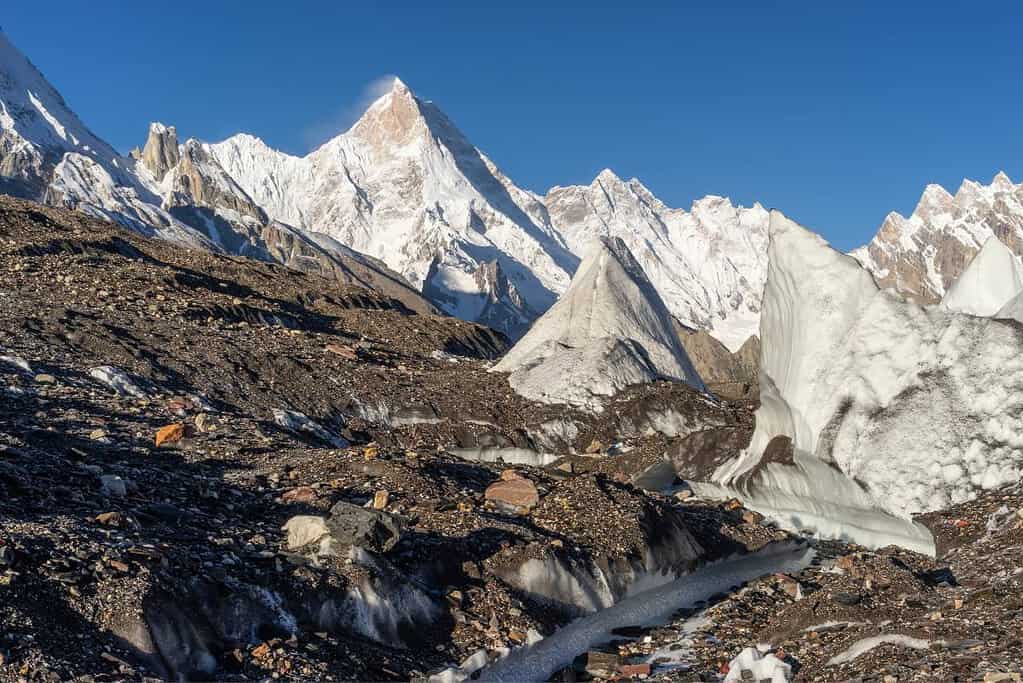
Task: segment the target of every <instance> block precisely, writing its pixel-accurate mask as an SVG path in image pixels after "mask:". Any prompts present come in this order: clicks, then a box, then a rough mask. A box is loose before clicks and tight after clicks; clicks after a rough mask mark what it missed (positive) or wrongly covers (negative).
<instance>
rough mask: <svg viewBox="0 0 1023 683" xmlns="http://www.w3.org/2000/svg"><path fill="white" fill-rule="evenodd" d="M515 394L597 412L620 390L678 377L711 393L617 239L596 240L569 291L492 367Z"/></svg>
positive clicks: (651, 289)
mask: <svg viewBox="0 0 1023 683" xmlns="http://www.w3.org/2000/svg"><path fill="white" fill-rule="evenodd" d="M492 371H494V372H509V373H511V375H510V376H509V378H508V381H509V383H510V384H511V386H512V388H513V389H515V391H516V392H518V393H519V394H521V395H523V396H525V397H526V398H530V399H533V400H537V401H542V402H545V403H567V404H570V405H577V406H581V407H585V408H590V409H593V410H598V411H599V410H600V409H601V399H602V398H603V397H607V396H612V395H614V394H615V393H617V392H618V391H620V390H621V389H624V388H625V387H627V386H629V385H631V384H638V383H642V382H650V381H653V380H656V379H673V380H679V381H683V382H686V383H687V384H689V385H691V386H693V387H695V388H696V389H699V390H701V391H703V390H704V385H703V381H702V380H701V379H700V377H699V375H698V374H697V372H696V370H695V368H694V367H693V364H692V362H691V361H690V360H689V357H688V355H687V354H686V352H685V349H684V348H683V347H682V344H681V342H680V341H679V339H678V335H677V334H676V333H675V330H674V327H673V325H672V322H671V315H670V314H669V313H668V309H667V308H666V307H665V305H664V302H663V301H662V300H661V298H660V296H659V295H658V294H657V291H656V290H655V289H654V287H653V285H651V284H650V281H649V280H648V279H647V277H646V275H645V274H644V273H643V269H642V267H640V265H639V264H638V263H637V262H636V260H635V258H633V256H632V253H631V252H630V251H629V249H628V247H626V246H625V244H624V243H623V242H622V241H621V240H620V239H617V238H602V239H600V240H597V241H596V242H595V243H594V244H593V246H592V248H591V251H590V253H589V255H588V256H587V257H586V259H585V260H584V261H583V263H582V264H581V265H580V266H579V269H578V270H577V271H576V273H575V276H574V277H573V278H572V283H571V284H570V285H569V287H568V290H567V291H566V292H565V293H564V295H562V297H561V298H560V299H559V300H558V302H557V303H556V304H554V305H553V306H552V307H551V308H550V310H548V311H547V313H545V314H544V315H543V316H542V317H541V318H540V319H539V320H537V321H536V323H534V324H533V327H532V328H531V329H530V330H529V332H528V333H526V335H525V336H524V337H523V338H522V339H521V340H519V342H518V343H517V344H516V345H515V346H514V347H512V349H511V350H510V351H508V353H507V354H506V355H505V356H504V358H502V359H501V361H500V362H499V363H497V365H495V366H494V367H493V368H492Z"/></svg>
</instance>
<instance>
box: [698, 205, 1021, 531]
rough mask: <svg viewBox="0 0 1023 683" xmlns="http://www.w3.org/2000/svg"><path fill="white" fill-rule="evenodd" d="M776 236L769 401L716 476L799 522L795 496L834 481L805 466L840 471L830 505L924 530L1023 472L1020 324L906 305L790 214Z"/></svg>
mask: <svg viewBox="0 0 1023 683" xmlns="http://www.w3.org/2000/svg"><path fill="white" fill-rule="evenodd" d="M770 234H771V241H770V246H769V249H768V255H769V258H768V262H769V266H768V276H767V285H766V288H765V293H764V310H763V316H762V318H761V338H762V343H763V345H762V355H761V392H762V398H763V400H762V405H761V407H760V408H759V409H758V410H757V412H756V428H755V431H754V434H753V437H752V440H751V442H750V445H749V447H748V448H747V449H746V450H745V452H744V453H743V454H741V455H740V456H738V457H736V458H733V459H732V460H730V461H729V462H726V463H725V464H723V465H721V466H720V467H719V468H718V470H717V471H716V472H715V473H714V477H713V478H714V481H715V482H716V483H718V484H721V485H725V486H730V487H732V488H733V490H737V491H739V492H740V493H744V494H746V496H747V499H748V500H750V501H751V504H755V502H756V501H757V499H758V498H764V497H767V498H768V499H773V500H774V501H776V504H775V507H776V508H781V509H782V510H781V513H782V514H781V515H780V516H781V518H782V519H787V520H788V521H789V523H790V524H793V525H795V526H798V524H799V522H800V515H802V514H806V513H807V510H806V509H805V507H806V506H805V505H804V504H803V503H805V498H803V497H801V496H800V495H792V494H793V493H795V494H799V493H800V492H803V491H806V490H807V487H808V486H813V485H816V484H819V483H820V481H822V480H823V479H822V478H821V477H820V476H819V475H812V476H807V474H806V472H807V471H809V470H808V469H807V465H809V466H810V467H814V468H816V469H817V470H821V468H829V469H831V470H833V471H834V472H835V478H836V480H839V481H842V482H844V483H843V485H842V486H841V487H839V486H838V485H837V483H836V486H835V487H833V488H834V489H835V490H834V493H832V494H831V495H830V497H828V498H826V499H825V500H826V502H827V504H829V505H831V504H834V505H840V506H846V507H848V508H850V509H856V508H864V507H865V506H866V509H867V510H872V511H874V512H885V513H888V514H890V515H894V516H895V517H899V518H902V519H903V520H905V522H906V523H907V524H909V525H911V526H909V527H904V528H903V529H902V530H901V532H904V531H907V530H911V529H912V527H913V526H918V525H914V524H913V523H912V522H909V518H910V517H911V515H913V514H914V513H918V512H924V511H929V510H935V509H940V508H945V507H948V506H949V505H953V504H956V503H960V502H963V501H965V500H968V499H970V498H971V497H972V496H973V495H974V494H975V493H976V492H977V491H978V490H980V489H987V488H992V487H995V486H998V485H1000V484H1003V483H1006V482H1009V481H1015V480H1017V479H1018V478H1019V477H1020V475H1021V473H1023V438H1021V437H1020V434H1021V433H1023V432H1021V428H1023V359H1021V352H1023V334H1021V330H1020V328H1019V325H1018V324H1017V323H1016V322H1015V321H1004V320H997V319H990V318H982V317H976V316H972V315H967V314H963V313H959V312H956V311H952V310H949V309H948V308H947V307H943V306H921V305H918V304H915V303H911V302H907V301H906V300H905V299H903V298H902V297H900V296H898V295H897V294H895V293H894V292H892V291H890V290H882V289H881V288H880V287H878V285H877V284H876V283H875V281H874V279H873V277H872V276H871V274H870V273H869V272H868V271H867V270H865V269H864V268H863V267H862V266H861V265H860V264H859V263H858V262H857V261H856V260H855V259H853V258H851V257H850V256H847V255H845V254H842V253H840V252H838V251H835V250H834V249H832V248H831V247H830V246H829V245H828V244H827V243H826V242H825V241H824V240H823V239H822V238H821V237H820V236H818V235H816V234H814V233H812V232H810V231H809V230H807V229H806V228H804V227H802V226H800V225H798V224H796V223H795V222H793V221H792V220H790V219H788V218H787V217H785V216H784V215H783V214H782V213H780V212H777V211H774V212H772V213H771V223H770ZM778 436H784V437H786V438H788V439H791V442H792V445H793V448H794V451H795V454H796V458H794V459H793V461H792V462H778V461H773V462H771V461H766V462H765V461H764V459H763V457H762V456H763V453H764V449H765V447H766V446H767V444H768V443H769V442H770V441H771V440H772V439H773V438H775V437H778ZM817 463H820V464H819V465H818V464H817ZM814 497H817V498H820V496H814ZM765 507H771V506H770V505H768V506H765ZM785 508H788V509H785ZM793 508H794V509H793ZM842 521H843V520H842V519H841V518H839V519H837V520H836V519H832V520H830V523H831V524H833V525H834V526H835V527H836V528H834V529H831V531H832V533H836V534H839V536H840V537H851V538H852V539H853V540H855V539H856V538H857V533H858V530H857V529H855V528H853V527H854V525H846V526H845V527H843V524H842ZM874 531H875V532H876V530H874ZM919 531H920V532H921V533H924V530H923V529H922V528H920V529H919ZM841 534H845V536H841Z"/></svg>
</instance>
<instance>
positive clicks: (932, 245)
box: [852, 173, 1023, 304]
mask: <svg viewBox="0 0 1023 683" xmlns="http://www.w3.org/2000/svg"><path fill="white" fill-rule="evenodd" d="M991 237H997V238H998V239H999V240H1000V241H1001V242H1002V243H1003V244H1004V245H1005V246H1006V247H1008V249H1009V251H1011V252H1012V253H1013V254H1016V255H1017V256H1021V255H1023V185H1015V184H1013V182H1012V181H1011V180H1010V179H1009V177H1008V176H1007V175H1005V174H1004V173H998V174H997V175H996V176H995V177H994V178H993V179H992V181H991V183H990V184H989V185H981V184H979V183H976V182H974V181H972V180H964V181H963V183H962V185H961V186H960V187H959V189H958V191H957V192H956V193H955V194H954V195H952V194H949V192H948V191H947V190H945V188H943V187H941V186H940V185H928V186H927V188H926V189H925V190H924V193H923V196H921V198H920V202H919V203H918V204H917V206H916V208H915V209H914V211H913V213H912V214H911V215H910V216H909V217H908V218H906V217H904V216H902V215H900V214H898V213H894V212H893V213H890V214H888V216H887V218H885V221H884V223H883V224H882V225H881V228H880V230H878V233H877V235H875V236H874V238H873V239H872V240H871V241H870V243H869V244H867V245H866V246H864V247H861V248H860V249H857V250H855V251H853V252H852V255H853V256H855V257H856V258H857V259H858V260H859V261H860V262H861V263H862V264H863V265H864V267H866V268H867V269H868V270H869V271H870V272H871V273H872V274H873V275H874V277H875V278H876V280H877V283H878V284H879V285H880V286H881V287H886V288H892V289H894V290H895V291H897V292H899V293H900V294H902V295H903V296H905V297H906V298H907V299H909V300H911V301H915V302H917V303H920V304H931V303H937V302H938V301H940V300H941V298H942V297H943V296H944V295H945V292H946V291H947V290H948V288H949V286H951V284H952V282H953V281H954V280H955V279H956V278H958V277H959V275H960V274H961V273H962V272H963V271H964V270H965V269H966V266H967V265H968V264H969V263H970V261H971V260H972V259H973V257H974V255H976V254H977V252H978V251H979V250H980V249H981V247H982V246H983V245H984V243H985V242H987V241H988V239H990V238H991Z"/></svg>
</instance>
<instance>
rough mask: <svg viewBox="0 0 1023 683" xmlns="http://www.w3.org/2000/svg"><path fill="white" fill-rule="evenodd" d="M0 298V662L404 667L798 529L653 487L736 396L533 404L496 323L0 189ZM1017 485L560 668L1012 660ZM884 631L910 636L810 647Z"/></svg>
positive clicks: (102, 673)
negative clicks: (748, 653)
mask: <svg viewBox="0 0 1023 683" xmlns="http://www.w3.org/2000/svg"><path fill="white" fill-rule="evenodd" d="M0 304H2V305H0V680H4V681H6V680H10V681H41V680H73V679H78V680H94V681H99V680H141V679H145V678H150V679H160V678H162V679H174V678H188V679H193V680H209V679H218V680H252V679H267V678H271V677H272V678H278V679H285V680H352V679H358V680H408V679H417V678H424V677H426V676H428V675H429V674H431V673H434V672H437V671H439V670H442V669H444V668H446V667H450V666H452V665H455V664H458V663H460V662H462V661H464V660H465V659H466V658H467V657H469V656H471V655H473V654H474V653H477V652H479V651H481V650H482V651H483V653H484V654H483V656H484V657H486V658H493V657H496V656H498V655H499V654H500V653H501V652H503V651H504V650H505V649H506V648H512V647H518V646H520V645H523V644H524V643H526V642H528V641H532V640H535V639H536V638H537V637H539V636H546V635H549V634H551V633H552V632H553V631H554V630H555V629H556V628H558V627H559V626H563V625H565V624H566V623H568V622H570V621H571V620H572V619H573V618H575V617H576V616H578V615H579V614H580V613H581V612H583V611H586V610H588V609H593V608H595V607H596V608H600V607H603V606H606V605H607V604H609V603H610V602H614V601H618V600H622V599H625V598H627V595H628V593H629V589H630V587H631V586H632V585H633V584H634V582H636V581H638V580H640V579H642V578H644V577H647V576H650V575H662V576H669V577H674V576H682V575H684V574H685V573H686V572H689V571H691V570H693V569H696V568H698V567H701V566H703V565H704V564H706V563H708V562H713V561H715V560H721V559H724V558H727V557H729V556H732V555H735V554H743V553H747V552H749V551H751V550H757V549H760V548H763V547H764V546H767V545H769V544H771V543H772V542H774V541H780V540H786V539H790V538H791V535H790V534H788V533H787V532H784V531H781V530H779V529H777V528H775V527H774V526H773V525H771V524H769V523H768V522H767V521H766V520H764V519H763V518H762V517H760V516H759V515H757V514H756V513H753V512H751V511H748V510H744V509H742V507H741V506H739V505H738V504H737V503H736V502H726V501H706V500H693V499H692V498H688V497H687V496H686V494H687V493H688V492H687V491H685V489H683V491H682V492H681V493H679V494H678V495H677V496H669V495H664V494H661V493H658V492H656V490H660V489H662V488H664V485H665V484H671V483H672V480H673V479H674V478H675V476H674V467H672V468H669V470H668V472H667V474H666V475H665V474H664V473H663V472H660V469H661V468H663V463H664V455H665V454H666V453H667V454H671V456H672V458H673V460H674V461H675V465H676V466H678V465H680V464H682V465H684V464H685V462H686V457H687V453H689V452H690V451H689V450H687V449H690V448H691V449H693V452H695V450H697V449H698V448H697V445H694V444H697V442H699V444H702V445H700V446H699V448H702V449H703V450H705V451H708V453H704V454H702V455H704V456H706V458H707V460H708V462H709V461H712V460H713V453H711V452H710V451H713V450H714V449H715V448H717V449H721V448H739V447H741V443H739V442H741V440H742V438H741V435H743V434H747V433H748V431H749V429H750V425H751V413H750V411H749V408H750V405H749V402H748V401H736V402H730V401H727V400H722V399H716V398H711V397H707V396H704V395H701V394H699V393H697V392H695V391H693V390H691V389H689V388H687V387H686V386H684V385H682V384H679V383H667V382H658V383H654V384H650V385H646V386H641V387H633V388H630V389H629V390H627V391H625V392H623V393H622V394H620V395H619V396H617V397H615V398H614V399H613V400H612V401H610V402H609V403H608V404H607V406H606V407H605V409H604V410H603V411H602V412H600V413H587V412H583V411H578V410H574V409H566V408H564V407H559V406H552V405H541V404H535V403H531V402H529V401H526V400H525V399H523V398H521V397H520V396H518V395H517V394H515V393H514V392H513V391H511V389H510V388H509V387H508V384H507V382H506V381H505V378H504V376H503V375H501V374H497V373H491V372H488V369H489V367H490V361H491V360H492V359H493V358H496V357H497V356H499V355H500V354H501V353H502V352H503V351H504V350H505V348H506V343H507V342H506V340H505V338H504V337H503V336H501V335H499V334H496V333H494V332H493V331H491V330H490V329H488V328H486V327H482V326H480V325H476V324H472V323H466V322H463V321H459V320H455V319H453V318H447V317H443V316H438V315H434V314H432V313H430V312H428V311H423V312H416V311H413V310H411V309H410V308H409V307H408V306H405V305H403V304H402V303H401V302H399V301H396V300H395V299H393V298H390V297H389V296H387V295H386V294H381V293H379V292H377V291H373V290H370V289H366V288H363V287H361V286H358V285H355V284H349V285H344V284H339V282H338V281H337V280H336V279H333V278H329V277H321V276H319V275H317V274H315V273H309V272H299V271H294V270H289V269H288V268H286V267H284V266H281V265H277V264H270V263H264V262H259V261H253V260H247V259H243V258H239V257H232V256H224V255H217V254H212V253H209V252H205V251H190V250H185V249H182V248H181V247H178V246H175V245H172V244H170V243H167V242H163V241H159V240H153V239H149V238H145V237H142V236H139V235H137V234H135V233H132V232H128V231H125V230H122V229H121V228H119V227H117V226H114V225H112V224H109V223H105V222H102V221H97V220H94V219H92V218H87V217H85V216H83V215H81V214H78V213H74V212H69V211H64V210H60V209H52V208H44V207H41V206H39V205H36V204H32V203H29V202H23V201H19V200H13V199H9V198H5V197H0ZM701 434H708V435H710V436H708V437H707V438H702V439H701V438H698V437H699V435H701ZM729 435H731V436H729ZM736 435H738V436H736ZM687 444H688V445H687ZM487 460H489V461H492V462H484V461H487ZM702 466H703V467H706V466H708V465H707V464H706V463H704V464H703V465H702ZM653 470H657V472H652V471H653ZM655 475H656V476H655ZM650 482H656V483H650ZM675 483H678V482H675ZM644 485H647V487H648V488H651V489H655V490H654V491H646V490H644V488H643V486H644ZM1021 506H1023V494H1021V492H1020V490H1019V488H1018V487H1016V488H1007V489H1005V490H1003V491H997V492H993V493H991V494H989V495H988V496H986V497H984V498H982V499H979V500H978V501H975V502H973V503H970V504H966V505H963V506H960V507H959V508H956V509H953V510H950V511H947V512H943V513H938V514H935V515H932V516H929V517H928V518H927V522H928V524H929V525H930V526H931V528H933V529H934V530H935V533H936V536H937V538H938V540H939V547H940V550H941V553H942V559H941V560H940V561H937V560H933V559H930V558H926V557H922V556H918V555H913V554H911V553H908V552H905V551H900V550H898V549H893V548H889V549H883V550H880V551H867V550H865V549H862V548H856V547H851V546H848V545H843V544H818V546H817V551H818V554H819V559H818V562H817V563H816V564H815V565H813V566H811V567H809V568H808V569H806V570H805V571H803V572H802V573H800V574H798V575H796V576H792V577H781V576H771V577H767V578H765V579H761V580H758V581H755V582H753V583H751V584H749V585H747V586H745V587H744V588H742V589H741V590H737V591H735V592H732V593H729V594H727V595H726V594H721V595H718V596H715V597H714V598H713V600H711V602H712V603H713V606H711V607H709V608H706V609H704V607H705V606H704V605H700V606H698V607H696V608H695V609H694V610H691V611H687V612H686V613H684V614H679V615H678V619H677V620H674V621H672V622H671V623H669V624H667V625H664V626H658V627H653V628H651V627H649V626H647V625H643V624H637V625H635V627H631V628H629V629H626V630H625V631H622V632H621V638H620V640H621V642H620V643H619V644H618V645H614V646H611V647H609V648H608V649H609V653H608V654H607V656H606V657H604V658H603V660H602V661H604V662H605V669H600V670H598V669H597V668H596V667H595V666H593V667H590V669H591V671H590V673H586V671H585V669H586V668H587V667H586V661H585V660H586V658H587V656H589V657H590V658H591V659H593V660H594V662H595V661H596V660H597V659H600V658H601V656H600V655H598V654H597V653H595V652H594V653H590V655H587V654H586V653H579V655H581V656H582V659H581V660H580V665H579V666H578V667H573V668H572V669H570V670H565V671H563V672H561V673H559V674H557V676H558V677H560V678H562V679H567V680H577V679H579V678H586V677H590V676H592V675H593V674H596V675H597V676H598V677H603V678H621V677H624V676H633V677H649V678H655V679H665V680H719V679H720V678H722V677H723V675H724V671H723V669H722V664H723V663H724V662H727V661H730V660H731V659H732V658H733V657H735V655H736V654H738V652H739V651H740V650H741V649H742V648H744V647H748V646H750V645H754V644H756V643H757V642H760V641H769V642H770V643H771V644H772V646H773V647H774V648H782V649H784V651H785V653H784V656H785V658H786V661H790V662H792V664H793V669H794V671H795V672H796V673H795V675H796V678H797V680H825V681H832V680H834V681H838V680H850V679H856V678H857V677H858V678H860V679H861V680H879V681H880V680H887V679H885V678H884V677H885V676H891V677H894V678H895V680H900V681H901V680H975V679H976V680H983V677H984V676H985V675H989V674H992V673H997V672H1018V671H1019V670H1020V666H1019V662H1020V661H1021V657H1020V654H1021V646H1020V641H1019V636H1020V632H1021V631H1023V628H1021V624H1023V622H1021V615H1023V611H1021V608H1020V606H1019V605H1018V604H1017V602H1018V601H1017V602H1014V600H1015V597H1018V595H1019V589H1020V585H1019V582H1020V576H1021V573H1020V571H1019V567H1020V565H1021V558H1023V546H1021V537H1020V533H1021V531H1020V521H1019V520H1020V517H1019V511H1020V509H1021ZM537 567H539V568H542V569H544V570H545V572H546V573H545V574H544V573H541V574H539V576H549V577H552V578H553V579H559V580H563V581H574V582H575V583H576V585H579V586H582V587H583V588H586V589H588V590H581V591H579V592H576V593H573V592H570V591H565V590H563V588H562V587H560V586H559V585H551V583H544V582H543V581H537V578H536V577H537V576H538V574H537V573H536V571H534V570H535V569H536V568H537ZM553 583H557V582H556V581H555V582H553ZM797 586H798V588H797ZM1014 596H1015V597H1014ZM935 613H938V616H935ZM694 617H696V618H700V619H702V620H703V621H701V622H700V624H699V625H698V626H697V627H695V629H694V628H693V627H692V625H693V623H694V622H692V621H689V624H688V625H687V626H686V625H685V622H686V621H687V620H691V619H692V618H694ZM829 621H833V622H848V623H846V625H845V626H841V625H838V624H835V625H830V626H827V627H824V626H821V624H824V623H825V622H829ZM810 627H814V628H810ZM808 628H810V630H806V629H808ZM687 631H688V632H691V633H690V635H688V636H686V635H685V632H687ZM892 632H897V633H899V634H903V635H908V636H912V637H916V638H920V639H923V640H927V642H928V645H927V648H928V649H926V650H914V649H910V650H908V651H907V650H905V649H903V648H900V647H897V646H893V645H890V644H889V645H883V646H880V647H878V648H876V649H873V650H870V651H869V652H868V653H866V654H864V655H861V656H860V657H857V658H855V659H854V660H853V661H852V662H851V663H849V664H843V665H840V666H838V665H836V666H832V667H829V666H828V665H827V664H826V662H827V661H829V660H830V659H831V658H833V657H836V656H838V655H839V654H840V653H842V652H843V651H845V650H846V649H847V648H848V647H849V646H850V645H851V644H852V643H853V642H854V641H856V640H859V639H861V638H864V637H868V636H873V635H877V634H881V633H892ZM647 638H649V641H647ZM688 641H692V644H689V642H688ZM673 647H674V648H675V649H672V648H673ZM669 653H673V654H669ZM665 660H669V661H675V662H676V663H675V664H671V665H668V663H667V662H666V661H665ZM647 664H649V665H650V666H646V665H647ZM608 667H609V668H608ZM630 667H631V668H630ZM575 668H578V669H580V670H579V671H576V670H575ZM957 677H958V678H957ZM1005 680H1011V679H1005Z"/></svg>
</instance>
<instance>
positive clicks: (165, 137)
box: [139, 122, 180, 180]
mask: <svg viewBox="0 0 1023 683" xmlns="http://www.w3.org/2000/svg"><path fill="white" fill-rule="evenodd" d="M139 158H140V159H141V161H142V165H143V166H145V167H146V168H147V169H149V172H150V173H152V174H153V178H155V179H156V180H163V177H164V176H165V175H167V171H169V170H171V169H172V168H174V167H175V166H177V165H178V161H179V159H180V157H179V154H178V131H177V130H176V129H175V128H174V126H170V127H169V128H168V127H167V126H164V125H163V124H162V123H156V122H154V123H151V124H149V137H147V138H146V144H145V146H144V147H143V148H142V153H141V155H140V157H139Z"/></svg>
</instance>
